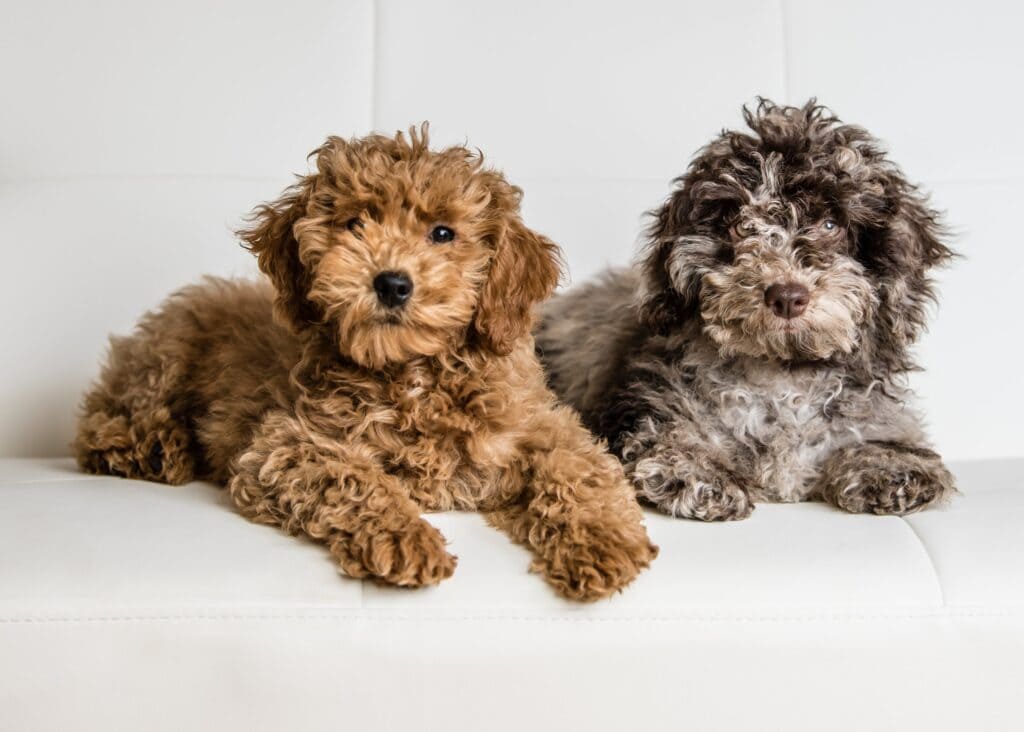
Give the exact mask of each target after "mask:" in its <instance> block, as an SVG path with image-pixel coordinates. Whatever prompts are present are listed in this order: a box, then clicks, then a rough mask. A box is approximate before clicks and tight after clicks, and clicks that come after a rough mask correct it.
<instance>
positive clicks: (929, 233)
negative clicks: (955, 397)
mask: <svg viewBox="0 0 1024 732" xmlns="http://www.w3.org/2000/svg"><path fill="white" fill-rule="evenodd" d="M887 183H888V185H887V186H886V187H887V188H889V190H890V191H891V192H892V198H890V203H889V206H888V208H889V210H890V211H891V212H892V213H891V215H889V216H888V217H886V219H885V220H884V222H883V223H882V225H881V226H875V227H867V228H866V229H865V230H864V231H863V232H862V233H861V234H860V236H859V237H858V249H859V252H858V256H859V259H860V260H861V261H862V262H863V263H864V265H865V266H866V267H867V268H868V270H869V271H871V272H873V273H874V274H875V276H876V277H877V278H878V279H877V281H878V284H877V291H878V299H879V305H878V315H877V318H876V322H877V326H876V329H875V331H876V332H875V333H874V338H873V339H872V340H873V342H874V347H875V356H876V358H879V359H880V360H882V361H883V362H885V363H887V364H888V365H889V366H891V367H892V368H896V369H905V368H909V365H910V361H909V356H908V353H907V348H908V347H909V346H910V345H911V344H912V343H913V342H914V341H916V340H917V338H918V336H919V335H920V334H921V331H922V330H924V327H925V321H926V319H927V306H928V304H929V303H930V302H934V301H935V299H936V297H935V291H934V283H933V281H932V278H931V269H932V268H933V267H936V266H939V265H943V264H946V263H947V262H949V261H950V260H951V259H952V258H953V257H955V256H956V255H955V254H954V253H953V251H952V250H951V249H950V248H949V247H947V246H946V245H945V244H944V243H943V239H945V238H946V237H947V236H948V232H947V230H946V228H945V227H944V226H943V224H942V223H941V221H940V215H939V213H938V212H937V211H935V210H934V209H932V208H931V207H930V206H929V205H928V201H927V199H926V198H925V197H924V196H923V195H922V194H920V193H919V192H918V191H917V189H916V188H915V187H914V186H912V185H910V184H909V183H906V182H905V181H904V180H903V179H902V178H901V177H898V176H893V178H891V179H890V180H889V181H887Z"/></svg>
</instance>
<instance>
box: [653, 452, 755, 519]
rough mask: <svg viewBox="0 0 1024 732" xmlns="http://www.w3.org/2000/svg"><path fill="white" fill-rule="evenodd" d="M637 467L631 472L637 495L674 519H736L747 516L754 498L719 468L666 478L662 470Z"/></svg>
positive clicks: (687, 472)
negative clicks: (710, 471)
mask: <svg viewBox="0 0 1024 732" xmlns="http://www.w3.org/2000/svg"><path fill="white" fill-rule="evenodd" d="M642 468H643V465H642V464H641V465H640V466H638V471H637V473H636V474H635V475H634V480H635V482H636V485H637V490H638V491H639V493H640V495H641V496H642V497H643V498H644V499H645V500H647V501H649V502H650V503H652V504H653V505H654V506H655V507H656V508H658V509H659V510H661V511H664V512H665V513H667V514H669V515H670V516H675V517H677V518H688V519H697V520H700V521H738V520H740V519H745V518H747V517H748V516H750V514H751V512H753V510H754V501H753V499H752V498H751V496H750V491H749V490H747V489H746V488H745V487H743V486H742V485H740V482H739V480H738V479H736V478H734V477H733V476H731V475H729V474H728V473H727V472H725V471H722V472H721V473H719V474H711V473H707V474H698V473H697V472H690V471H684V472H683V473H682V474H681V475H673V476H671V477H665V476H664V474H663V473H662V471H660V470H659V471H656V472H653V473H650V474H647V475H645V474H643V473H642V472H641V470H642Z"/></svg>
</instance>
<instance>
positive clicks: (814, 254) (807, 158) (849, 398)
mask: <svg viewBox="0 0 1024 732" xmlns="http://www.w3.org/2000/svg"><path fill="white" fill-rule="evenodd" d="M744 113H745V118H746V122H747V125H748V127H749V130H745V131H727V132H723V133H722V135H721V136H719V137H718V138H716V139H715V140H713V141H712V142H711V143H710V144H708V145H707V146H706V147H704V148H703V149H702V150H701V151H700V152H699V153H698V154H697V156H696V158H695V159H694V160H693V162H692V163H691V165H690V167H689V169H688V170H687V171H686V173H684V174H683V175H682V176H681V177H680V178H678V179H677V181H676V185H675V189H674V190H673V192H672V194H671V195H670V197H669V198H668V200H667V201H666V202H665V204H664V205H663V206H662V207H661V208H660V209H658V210H657V211H656V212H654V222H653V224H652V225H651V228H650V231H649V239H648V242H647V245H646V247H645V248H644V250H643V251H642V254H641V262H640V266H639V267H638V268H636V269H634V270H632V271H621V272H614V273H611V274H608V275H607V276H605V278H604V279H602V280H601V281H599V282H595V283H592V284H588V285H585V286H583V287H580V288H577V289H576V290H574V291H572V292H569V293H567V294H565V295H562V296H560V297H558V298H555V299H554V300H553V301H551V302H550V303H548V304H547V305H546V306H545V312H544V319H543V323H542V325H541V327H540V330H539V332H538V334H537V342H538V344H539V345H540V347H541V350H542V351H543V355H544V362H545V365H546V366H547V368H548V371H549V378H550V382H551V384H552V386H553V387H554V389H555V391H556V393H558V394H559V395H560V396H562V397H563V398H564V399H565V400H566V401H568V402H569V403H571V404H572V405H574V406H575V407H576V408H577V409H579V410H580V412H581V413H582V414H583V419H584V421H585V422H586V423H587V424H588V425H589V426H591V427H592V428H593V429H594V430H595V431H596V432H598V433H599V434H602V435H604V436H605V437H607V438H608V441H609V443H610V444H611V445H612V448H613V449H614V450H615V451H616V452H617V453H618V454H619V455H620V456H621V458H622V460H623V461H624V463H625V465H626V473H627V474H628V475H629V476H630V478H632V480H633V482H634V484H635V485H636V488H637V491H638V493H639V494H640V496H641V497H642V498H644V499H645V500H646V501H648V502H650V503H651V504H653V505H655V506H657V507H658V508H659V509H661V510H662V511H664V512H666V513H669V514H672V515H674V516H681V517H685V518H695V519H702V520H723V519H741V518H745V517H746V516H748V515H749V514H750V512H751V511H752V510H753V508H754V504H755V503H757V502H759V501H801V500H806V499H823V500H827V501H830V502H831V503H833V504H835V505H836V506H838V507H840V508H842V509H845V510H847V511H852V512H864V513H876V514H905V513H910V512H912V511H917V510H919V509H922V508H924V507H926V506H929V505H932V504H934V503H936V502H939V501H942V500H943V499H944V498H948V497H949V496H951V495H953V494H954V493H955V486H954V481H953V476H952V475H951V474H950V472H949V471H948V470H947V469H946V467H945V465H944V464H943V462H942V458H941V457H940V456H939V455H938V454H937V453H935V452H934V451H933V450H932V449H931V448H930V447H929V443H928V439H927V437H926V436H925V433H924V429H923V427H922V424H921V419H920V416H919V415H918V413H917V412H916V410H915V409H914V407H913V394H912V393H911V391H910V390H909V388H908V386H907V384H906V375H907V373H908V372H910V371H912V370H913V369H914V368H915V366H914V363H913V358H912V353H911V347H912V345H913V343H914V341H915V340H916V339H917V337H918V335H919V334H920V333H921V332H922V330H923V329H924V325H925V319H926V314H927V312H926V305H927V304H928V303H929V301H930V300H931V299H932V298H933V288H932V278H931V274H930V273H931V271H932V269H933V268H934V267H936V266H938V265H941V264H943V263H945V262H947V261H948V260H949V259H950V258H951V257H952V256H953V254H952V252H951V251H950V249H949V248H948V247H947V246H946V245H945V244H944V238H945V233H944V231H943V228H942V226H941V224H940V220H939V214H938V213H937V212H936V211H935V210H934V209H932V208H931V207H930V205H929V204H928V200H927V198H926V197H925V195H924V194H923V193H921V192H920V191H919V190H918V189H917V187H916V186H914V185H913V184H912V183H910V182H909V181H908V180H907V179H906V178H905V177H904V175H903V173H902V171H900V169H899V168H898V167H897V166H896V165H895V164H893V163H892V162H891V161H890V160H889V159H888V156H887V155H886V154H885V152H884V151H883V149H882V147H881V145H880V144H879V143H878V141H877V140H875V138H873V137H872V136H871V135H870V134H869V133H868V132H867V131H865V130H864V129H862V128H860V127H857V126H855V125H848V124H843V123H842V122H841V121H840V120H839V119H838V118H836V117H835V116H834V115H833V114H832V113H831V112H829V111H828V110H826V109H825V108H824V107H821V106H819V105H817V104H816V103H815V102H814V100H811V101H810V102H808V103H807V104H806V105H804V106H803V107H787V106H779V105H776V104H773V103H771V102H769V101H767V100H762V101H761V102H760V104H759V105H758V106H757V108H756V109H754V110H744Z"/></svg>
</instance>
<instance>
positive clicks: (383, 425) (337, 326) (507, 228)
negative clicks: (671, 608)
mask: <svg viewBox="0 0 1024 732" xmlns="http://www.w3.org/2000/svg"><path fill="white" fill-rule="evenodd" d="M314 155H315V156H316V164H317V171H316V173H314V174H312V175H309V176H306V177H303V178H301V179H300V180H299V181H298V183H297V184H296V185H295V186H294V187H292V188H291V189H289V190H288V191H286V192H285V193H284V194H283V196H282V197H281V198H280V199H279V200H278V201H276V202H274V203H271V204H267V205H265V206H262V207H260V208H258V209H257V211H256V213H255V216H254V220H253V223H252V226H251V227H250V228H248V229H247V230H245V231H243V232H241V237H242V238H243V240H244V241H245V243H246V246H247V247H248V248H249V249H251V250H252V251H253V253H254V254H255V255H256V256H257V258H258V261H259V266H260V269H261V270H262V271H263V272H264V273H265V274H266V275H267V277H268V279H269V281H270V285H268V284H267V283H265V282H259V283H254V282H245V281H225V280H217V279H209V280H207V281H206V282H205V283H203V284H199V285H195V286H192V287H188V288H186V289H184V290H182V291H180V292H178V293H177V294H175V295H173V296H171V297H170V299H169V300H168V301H167V302H166V303H164V305H163V306H162V307H161V308H160V309H159V310H157V311H156V312H152V313H149V314H147V315H145V316H144V317H143V318H142V321H141V322H140V324H139V326H138V328H137V330H136V332H135V333H134V334H133V335H131V336H129V337H126V338H115V339H113V340H112V348H111V353H110V357H109V360H108V362H107V364H106V366H105V367H104V369H103V371H102V374H101V376H100V379H99V381H98V382H97V383H96V384H95V386H94V387H93V388H92V390H91V391H89V392H88V393H87V394H86V396H85V399H84V407H83V413H82V417H81V421H80V424H79V430H78V436H77V440H76V443H75V447H76V451H77V455H78V459H79V462H80V463H81V465H82V467H83V468H85V469H86V470H90V471H94V472H103V473H111V474H115V475H124V476H129V477H139V478H147V479H153V480H161V481H166V482H169V483H182V482H185V481H188V480H191V479H193V478H197V477H201V478H208V479H212V480H215V481H218V482H221V483H224V484H227V485H228V488H229V491H230V495H231V498H232V499H233V501H234V503H235V505H236V506H237V507H238V509H239V510H240V511H241V513H243V514H244V515H245V516H247V517H248V518H250V519H252V520H253V521H257V522H261V523H266V524H271V525H274V526H278V527H280V528H282V529H284V530H285V531H287V532H289V533H293V534H305V535H307V536H309V537H312V538H313V539H316V540H318V541H320V542H322V543H324V544H325V545H327V547H328V548H329V549H330V552H331V555H332V556H333V557H334V559H335V561H336V562H337V564H338V566H339V567H340V568H341V570H342V571H343V572H344V573H345V574H347V575H349V576H351V577H370V578H375V579H378V580H381V581H384V582H388V583H393V584H396V585H402V586H419V585H430V584H434V583H437V582H439V581H441V580H442V579H444V578H446V577H448V576H450V575H451V574H452V572H453V570H454V569H455V563H456V558H455V557H454V556H452V555H450V554H449V553H448V552H447V551H446V549H445V541H444V538H443V537H442V536H441V535H440V533H438V531H437V530H436V529H434V528H433V527H432V526H431V525H430V524H429V523H427V522H426V521H424V519H423V518H422V516H421V515H420V514H421V512H422V511H443V510H450V509H464V510H480V511H484V512H487V514H488V517H489V519H490V521H491V522H492V523H493V524H494V525H496V526H498V527H500V528H501V529H503V530H505V531H506V532H508V534H509V535H510V536H511V537H512V538H513V539H514V540H516V541H518V542H521V543H523V544H525V545H528V546H529V547H530V548H531V549H532V550H533V552H534V553H535V555H536V559H535V560H534V562H533V568H534V569H535V570H537V571H540V572H542V573H543V574H544V576H545V577H546V578H547V580H548V581H549V582H550V583H551V584H552V585H553V586H554V587H555V588H556V589H557V590H558V591H559V592H560V593H562V594H563V595H565V596H566V597H569V598H573V599H578V600H593V599H596V598H600V597H605V596H607V595H609V594H611V593H613V592H615V591H616V590H618V589H620V588H622V587H623V586H624V585H626V584H627V583H629V582H630V581H631V580H632V579H633V578H634V577H635V576H636V574H637V573H638V572H639V571H641V570H642V569H643V568H644V567H646V566H647V565H648V563H649V562H650V561H651V560H652V559H653V558H654V557H655V555H656V551H657V550H656V548H655V547H654V546H652V545H651V543H650V542H649V540H648V538H647V534H646V532H645V530H644V528H643V524H642V516H641V512H640V509H639V506H638V505H637V504H636V501H635V500H634V497H633V492H632V490H631V488H630V485H629V483H628V481H627V480H626V478H625V475H624V473H623V470H622V467H621V465H620V464H619V463H618V462H617V461H616V460H615V458H614V457H613V456H611V455H609V454H608V453H607V452H606V451H605V450H604V449H603V448H602V446H600V445H599V444H598V443H597V442H596V441H595V440H594V438H593V437H591V436H590V434H589V433H588V432H587V431H586V429H585V428H584V427H583V426H582V425H581V424H580V421H579V419H578V417H577V416H576V415H575V414H574V413H573V411H572V410H571V409H569V408H568V407H564V406H558V405H557V404H556V403H555V400H554V397H553V395H552V394H551V392H550V391H548V389H547V387H546V386H545V384H544V378H543V374H542V371H541V368H540V364H539V363H538V361H537V359H536V356H535V355H534V346H533V341H532V338H531V336H530V333H529V331H530V326H531V325H532V316H531V308H532V307H533V305H534V304H535V303H536V302H537V301H539V300H540V299H542V298H543V297H545V296H547V295H548V294H549V293H550V291H551V289H552V288H553V287H554V286H555V283H556V280H557V277H558V273H559V258H558V250H557V248H556V247H555V246H554V244H552V243H551V242H550V241H548V240H547V239H545V238H544V237H542V236H540V235H538V234H536V233H534V232H532V231H530V230H529V229H527V228H526V227H525V226H524V225H523V223H522V221H521V219H520V216H519V201H520V197H521V193H520V191H519V189H517V188H515V187H513V186H511V185H509V184H508V183H507V182H506V181H505V179H504V178H503V177H502V176H501V175H500V174H499V173H497V172H495V171H494V170H491V169H488V168H485V167H483V162H482V159H481V158H480V156H479V155H477V154H473V153H471V152H470V151H468V150H467V149H465V148H462V147H451V148H448V149H445V150H441V151H438V152H432V151H430V149H429V148H428V142H427V134H426V126H424V128H423V129H422V130H421V131H416V130H411V131H410V133H409V135H408V137H406V136H405V135H403V134H401V133H400V134H398V135H396V136H395V137H394V138H388V137H383V136H377V135H374V136H369V137H366V138H363V139H358V140H342V139H339V138H336V137H332V138H329V139H328V140H327V142H326V143H325V144H324V145H323V146H322V147H321V148H319V149H318V150H317V151H315V152H314ZM438 224H443V225H445V226H448V227H450V228H451V229H453V230H454V231H455V232H456V238H455V240H454V241H453V242H451V243H444V244H437V243H434V242H433V241H431V240H430V239H429V232H430V231H431V229H432V228H433V227H434V226H436V225H438ZM385 271H398V272H402V273H405V274H406V275H408V276H409V278H410V279H411V280H412V281H413V283H414V290H413V294H412V297H411V298H410V300H409V301H408V302H407V303H406V304H405V306H404V307H402V308H401V309H400V310H395V309H388V308H385V307H384V306H383V305H382V304H381V303H380V302H379V301H378V298H377V296H376V294H375V291H374V287H373V281H374V278H375V277H376V275H377V274H379V273H381V272H385Z"/></svg>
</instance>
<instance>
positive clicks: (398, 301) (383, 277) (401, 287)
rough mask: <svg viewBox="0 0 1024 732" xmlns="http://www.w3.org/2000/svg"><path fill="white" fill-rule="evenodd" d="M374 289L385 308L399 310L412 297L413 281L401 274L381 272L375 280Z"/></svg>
mask: <svg viewBox="0 0 1024 732" xmlns="http://www.w3.org/2000/svg"><path fill="white" fill-rule="evenodd" d="M373 289H374V291H375V292H376V293H377V299H378V300H380V301H381V303H383V304H384V306H385V307H389V308H397V307H399V306H400V305H404V304H405V301H406V300H408V299H409V297H410V296H411V295H412V280H410V279H409V278H408V276H406V275H404V274H402V273H401V272H381V273H380V274H379V275H377V276H376V277H375V278H374V279H373Z"/></svg>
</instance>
